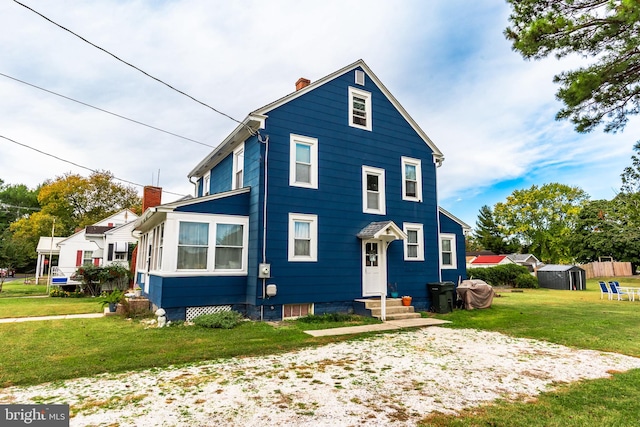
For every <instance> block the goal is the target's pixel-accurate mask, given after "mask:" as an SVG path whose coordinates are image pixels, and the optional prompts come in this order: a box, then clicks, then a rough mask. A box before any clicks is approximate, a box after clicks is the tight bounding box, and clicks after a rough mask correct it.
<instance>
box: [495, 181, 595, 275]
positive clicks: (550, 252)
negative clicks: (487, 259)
mask: <svg viewBox="0 0 640 427" xmlns="http://www.w3.org/2000/svg"><path fill="white" fill-rule="evenodd" d="M588 198H589V196H588V195H587V193H585V192H584V191H583V190H581V189H580V188H578V187H570V186H568V185H564V184H557V183H550V184H544V185H542V186H541V187H538V186H536V185H533V186H531V188H529V189H526V190H515V191H514V192H513V193H511V195H509V196H508V197H507V200H506V202H504V203H502V202H501V203H496V205H495V207H494V219H495V221H496V223H497V224H498V225H499V226H500V227H502V229H503V230H504V233H505V234H506V235H507V236H508V237H510V238H514V239H516V240H517V241H519V242H520V243H521V244H522V245H523V246H526V247H528V249H529V251H530V252H531V253H533V254H534V255H535V256H536V257H537V258H538V259H540V260H541V261H543V262H548V263H559V262H569V261H571V259H572V254H571V248H570V237H571V233H572V231H573V230H574V228H575V226H576V220H577V218H578V214H579V213H580V210H581V208H582V205H583V204H584V203H585V202H586V201H587V199H588Z"/></svg>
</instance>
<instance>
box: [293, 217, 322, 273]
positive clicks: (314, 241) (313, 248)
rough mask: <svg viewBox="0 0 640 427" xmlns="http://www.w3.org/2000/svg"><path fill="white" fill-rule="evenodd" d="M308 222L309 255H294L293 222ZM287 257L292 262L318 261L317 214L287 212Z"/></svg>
mask: <svg viewBox="0 0 640 427" xmlns="http://www.w3.org/2000/svg"><path fill="white" fill-rule="evenodd" d="M296 222H308V223H309V224H310V226H309V229H310V230H309V231H310V234H311V236H310V239H311V243H310V245H309V255H308V256H301V255H295V252H294V249H295V247H294V244H295V243H294V242H295V223H296ZM288 255H289V256H288V259H289V261H292V262H316V261H318V215H311V214H302V213H289V238H288Z"/></svg>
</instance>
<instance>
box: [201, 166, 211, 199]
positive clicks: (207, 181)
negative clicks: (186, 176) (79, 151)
mask: <svg viewBox="0 0 640 427" xmlns="http://www.w3.org/2000/svg"><path fill="white" fill-rule="evenodd" d="M210 192H211V171H209V172H207V173H206V174H205V175H204V176H203V177H202V195H203V196H208V195H209V193H210Z"/></svg>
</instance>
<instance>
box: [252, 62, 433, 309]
mask: <svg viewBox="0 0 640 427" xmlns="http://www.w3.org/2000/svg"><path fill="white" fill-rule="evenodd" d="M349 86H354V87H355V85H354V83H353V72H349V73H347V74H345V75H343V76H341V77H338V78H336V79H334V80H332V81H331V82H328V83H326V84H325V85H323V86H322V87H319V88H317V89H315V90H313V91H311V92H309V93H307V94H305V95H304V96H302V97H299V98H297V99H295V100H292V101H290V102H288V103H287V104H285V105H283V106H281V107H279V108H277V109H275V110H273V111H271V112H269V114H268V116H269V118H268V120H267V129H266V130H265V131H264V133H266V134H269V136H270V148H269V150H270V151H269V202H268V242H267V254H268V255H267V257H268V261H269V262H270V263H271V264H272V279H271V280H270V281H269V283H276V284H278V289H279V291H278V296H276V297H275V298H272V299H271V300H270V301H269V304H274V303H278V304H287V303H305V302H314V303H328V302H333V301H351V300H353V299H354V298H358V297H361V296H362V267H361V241H360V240H359V239H358V238H357V237H356V234H357V233H358V232H359V231H360V230H361V229H362V228H363V227H365V226H366V225H367V224H368V223H370V222H372V221H381V220H388V219H390V220H393V221H394V222H395V223H396V224H397V225H398V226H400V227H402V223H403V222H414V223H421V224H423V226H424V236H425V248H426V250H425V261H424V262H405V261H404V260H403V243H402V242H401V241H395V242H392V243H391V244H390V246H389V250H388V281H389V282H395V283H398V287H399V289H400V292H401V293H405V294H410V295H412V296H414V298H420V297H423V298H426V293H427V291H426V283H428V282H432V281H437V280H438V256H439V255H438V241H437V221H436V212H437V205H436V200H435V198H436V180H435V165H434V163H433V158H432V151H431V149H430V148H429V147H428V146H427V145H426V144H425V142H424V141H423V140H422V139H421V138H420V137H419V135H417V133H416V132H415V131H414V130H413V129H412V128H411V127H410V126H409V124H408V123H407V122H406V121H405V119H404V118H403V117H402V116H401V115H400V113H399V112H398V111H397V110H396V109H395V107H394V106H393V105H392V104H391V103H390V102H389V101H388V100H387V98H386V97H385V96H384V94H383V93H382V92H381V91H380V90H379V89H378V88H377V87H376V86H375V85H373V84H372V82H371V79H367V86H366V87H365V88H364V89H365V90H367V91H369V92H371V94H372V116H373V122H372V124H373V127H372V129H373V131H372V132H369V131H366V130H361V129H357V128H353V127H350V126H348V88H349ZM291 133H295V134H299V135H304V136H309V137H313V138H317V139H318V157H319V178H318V181H319V186H318V189H317V190H313V189H306V188H297V187H290V186H289V138H290V134H291ZM402 156H408V157H413V158H418V159H421V161H422V186H423V199H424V200H425V201H424V202H423V203H415V202H409V201H403V200H402V170H401V157H402ZM363 165H366V166H373V167H378V168H382V169H384V170H385V175H386V206H387V215H372V214H365V213H363V212H362V182H361V181H362V178H361V177H362V166H363ZM290 212H295V213H306V214H316V215H318V235H319V245H318V262H308V263H307V262H295V263H293V262H292V263H290V262H288V260H287V227H288V214H289V213H290Z"/></svg>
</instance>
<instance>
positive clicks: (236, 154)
mask: <svg viewBox="0 0 640 427" xmlns="http://www.w3.org/2000/svg"><path fill="white" fill-rule="evenodd" d="M232 179H233V184H232V188H231V189H232V190H236V189H238V188H242V187H244V144H240V146H239V147H238V148H236V149H235V150H233V178H232Z"/></svg>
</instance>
